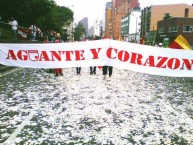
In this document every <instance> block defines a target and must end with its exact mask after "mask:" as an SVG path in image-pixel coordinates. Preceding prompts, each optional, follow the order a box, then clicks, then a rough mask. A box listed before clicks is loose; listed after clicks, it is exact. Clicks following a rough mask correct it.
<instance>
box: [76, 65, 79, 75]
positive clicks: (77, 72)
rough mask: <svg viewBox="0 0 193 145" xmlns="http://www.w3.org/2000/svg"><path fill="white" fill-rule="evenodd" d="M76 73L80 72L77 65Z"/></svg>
mask: <svg viewBox="0 0 193 145" xmlns="http://www.w3.org/2000/svg"><path fill="white" fill-rule="evenodd" d="M76 74H77V75H78V74H79V71H78V67H76Z"/></svg>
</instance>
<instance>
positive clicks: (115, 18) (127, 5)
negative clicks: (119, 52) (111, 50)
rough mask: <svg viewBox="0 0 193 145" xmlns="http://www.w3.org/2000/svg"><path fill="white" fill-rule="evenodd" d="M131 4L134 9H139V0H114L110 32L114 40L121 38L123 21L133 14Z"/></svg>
mask: <svg viewBox="0 0 193 145" xmlns="http://www.w3.org/2000/svg"><path fill="white" fill-rule="evenodd" d="M131 2H132V7H139V3H138V0H112V10H111V21H110V22H111V24H110V26H111V28H110V30H112V38H113V39H119V38H120V36H121V19H122V18H123V17H125V16H126V15H127V14H129V13H130V12H131V9H132V7H131ZM105 21H106V20H105Z"/></svg>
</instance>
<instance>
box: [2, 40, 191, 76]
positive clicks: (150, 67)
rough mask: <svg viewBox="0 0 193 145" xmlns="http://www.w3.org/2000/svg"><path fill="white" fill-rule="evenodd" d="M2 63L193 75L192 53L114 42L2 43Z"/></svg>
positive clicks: (34, 66)
mask: <svg viewBox="0 0 193 145" xmlns="http://www.w3.org/2000/svg"><path fill="white" fill-rule="evenodd" d="M99 50H100V51H99ZM0 63H1V64H4V65H9V66H17V67H28V68H65V67H90V66H103V65H110V66H113V67H117V68H122V69H128V70H132V71H136V72H142V73H148V74H154V75H162V76H175V77H192V76H193V71H192V69H193V68H192V63H193V51H192V50H179V49H166V48H159V47H152V46H146V45H140V44H134V43H128V42H121V41H116V40H110V39H104V40H96V41H85V42H72V43H48V44H0Z"/></svg>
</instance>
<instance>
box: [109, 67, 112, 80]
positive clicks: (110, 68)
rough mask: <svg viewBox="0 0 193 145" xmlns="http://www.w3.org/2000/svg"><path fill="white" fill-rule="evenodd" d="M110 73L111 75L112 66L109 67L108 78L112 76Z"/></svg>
mask: <svg viewBox="0 0 193 145" xmlns="http://www.w3.org/2000/svg"><path fill="white" fill-rule="evenodd" d="M112 73H113V67H112V66H109V77H111V76H112Z"/></svg>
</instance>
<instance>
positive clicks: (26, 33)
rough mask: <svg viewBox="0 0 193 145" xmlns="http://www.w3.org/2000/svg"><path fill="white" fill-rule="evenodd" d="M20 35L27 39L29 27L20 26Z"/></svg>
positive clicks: (21, 37)
mask: <svg viewBox="0 0 193 145" xmlns="http://www.w3.org/2000/svg"><path fill="white" fill-rule="evenodd" d="M18 35H19V38H20V39H24V40H25V39H27V35H28V29H27V28H23V27H19V28H18Z"/></svg>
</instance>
